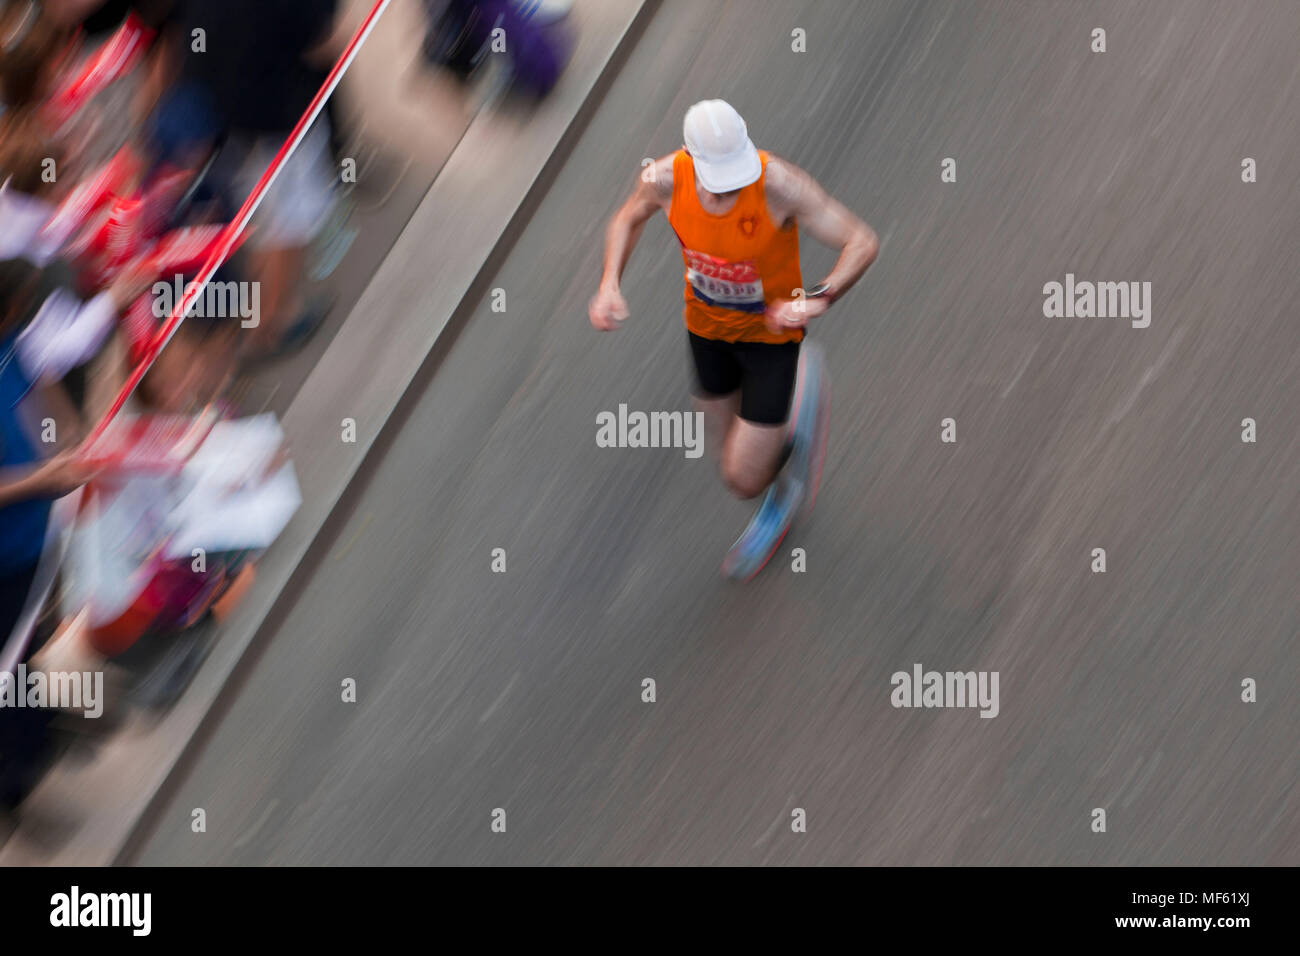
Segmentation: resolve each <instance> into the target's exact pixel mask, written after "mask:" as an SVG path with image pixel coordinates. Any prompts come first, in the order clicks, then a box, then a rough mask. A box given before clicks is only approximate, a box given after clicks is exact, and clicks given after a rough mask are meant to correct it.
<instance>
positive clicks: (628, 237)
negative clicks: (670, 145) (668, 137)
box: [600, 156, 673, 288]
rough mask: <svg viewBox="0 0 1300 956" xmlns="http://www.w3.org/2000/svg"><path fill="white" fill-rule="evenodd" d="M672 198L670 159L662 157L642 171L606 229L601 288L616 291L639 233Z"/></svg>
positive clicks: (665, 207)
mask: <svg viewBox="0 0 1300 956" xmlns="http://www.w3.org/2000/svg"><path fill="white" fill-rule="evenodd" d="M672 196H673V159H672V157H671V156H665V157H663V158H662V159H659V160H657V161H656V162H655V163H654V164H653V165H652V166H647V167H645V169H643V170H642V172H641V175H640V176H639V177H638V178H637V184H636V188H635V189H633V190H632V195H631V196H629V197H628V198H627V200H626V201H625V202H624V203H623V205H622V206H620V207H619V209H618V212H616V213H614V217H613V218H612V219H610V221H609V226H608V227H607V228H606V229H605V268H604V271H603V273H602V274H601V277H600V283H601V285H602V286H609V287H612V288H618V283H619V279H621V278H622V277H623V268H624V267H625V266H626V265H627V260H628V259H629V258H630V257H631V255H632V250H633V249H634V248H636V244H637V240H639V239H640V238H641V230H642V229H643V228H644V227H645V224H646V223H647V222H648V221H649V220H650V218H651V217H652V216H653V215H654V214H655V213H656V212H658V211H659V210H660V209H662V210H664V211H665V212H666V211H667V210H668V203H669V201H670V200H671V199H672Z"/></svg>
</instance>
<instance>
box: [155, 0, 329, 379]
mask: <svg viewBox="0 0 1300 956" xmlns="http://www.w3.org/2000/svg"><path fill="white" fill-rule="evenodd" d="M336 7H337V2H336V0H189V2H185V3H182V4H181V5H180V6H179V8H178V11H177V14H176V16H175V18H174V19H173V21H172V28H173V36H172V39H171V40H170V42H169V46H168V49H169V51H170V52H171V54H172V55H174V56H175V58H176V60H175V62H174V64H173V69H172V75H173V76H174V78H175V82H174V85H173V87H172V88H171V90H170V92H169V93H167V94H166V95H165V96H164V98H163V101H162V102H161V103H160V105H159V112H160V115H161V116H163V117H168V116H171V115H174V114H175V113H176V112H177V111H179V112H180V114H181V117H182V118H181V119H164V120H163V121H162V122H161V123H160V126H161V127H163V128H172V127H177V126H182V125H186V123H187V121H188V120H189V118H190V117H194V116H200V117H206V122H208V123H210V124H211V125H210V128H209V129H208V130H206V131H205V132H206V133H207V134H208V135H209V136H210V137H211V139H212V140H213V141H214V142H217V143H220V144H221V151H220V153H219V155H218V157H217V162H216V166H215V167H214V169H213V175H214V178H215V180H216V182H218V183H221V184H224V185H225V187H226V192H227V194H228V196H229V202H230V204H231V205H232V206H235V207H237V206H238V205H239V204H240V203H242V201H243V200H244V198H245V197H247V196H248V195H249V194H250V193H251V192H252V191H253V190H254V188H255V187H256V185H257V183H258V182H259V180H260V179H261V178H262V176H263V175H264V174H265V172H266V170H267V168H268V167H269V166H270V165H271V161H272V160H273V159H274V157H275V154H276V153H277V152H278V151H279V149H280V147H281V146H282V145H283V144H284V142H285V140H286V139H287V138H288V136H289V133H290V132H291V131H292V129H293V127H294V125H295V124H296V123H297V121H298V118H299V117H300V116H301V115H302V114H303V113H304V112H305V111H306V109H307V107H308V105H309V104H310V102H311V100H312V97H313V96H314V95H315V93H316V91H317V89H319V88H320V86H321V85H322V84H323V83H324V81H325V78H326V76H327V74H328V71H329V66H330V64H331V63H332V61H333V60H334V58H335V56H336V54H337V53H338V52H339V49H340V48H339V44H338V43H337V42H335V40H334V37H333V26H334V19H335V12H336ZM195 31H202V32H201V33H200V34H196V33H195ZM196 36H201V37H202V48H201V49H198V48H197V46H198V44H197V42H196V40H195V37H196ZM197 133H198V131H197V130H196V129H194V127H193V123H192V122H188V125H186V130H185V135H187V136H189V137H191V138H193V137H194V136H196V135H197ZM329 143H330V138H329V129H328V122H327V120H326V119H325V117H324V116H322V117H321V118H320V119H318V120H317V122H316V123H315V124H314V125H313V127H312V129H311V130H310V131H309V132H308V133H307V136H306V138H305V139H304V140H303V141H302V143H301V144H300V145H299V146H298V148H297V150H296V151H295V152H294V153H293V155H292V156H291V157H290V158H289V159H288V161H287V162H286V163H285V165H284V167H283V168H282V169H281V171H280V174H279V176H278V178H277V179H276V182H275V184H274V185H273V186H272V188H271V189H270V191H269V192H268V193H267V196H266V198H265V200H264V202H263V204H262V206H261V209H260V211H259V214H258V216H257V217H256V219H255V220H254V229H253V231H252V232H251V234H250V236H249V242H248V252H249V259H250V263H249V265H250V270H251V278H252V279H253V280H254V281H257V282H260V284H261V306H262V314H261V316H260V321H259V325H258V327H257V328H256V329H254V330H252V332H251V334H250V335H249V341H248V342H247V343H245V351H246V353H248V354H250V355H253V356H256V355H266V354H271V353H275V352H279V351H284V350H287V349H289V348H291V347H293V346H294V345H296V344H298V343H300V342H301V341H303V340H305V338H306V337H307V336H308V335H310V333H311V332H312V331H313V330H314V329H315V328H316V326H317V325H318V324H319V323H320V320H321V319H322V318H323V312H322V310H321V309H319V308H313V307H310V306H308V305H307V304H306V302H305V297H304V295H303V291H302V283H303V273H304V265H305V262H306V258H307V252H308V248H309V246H310V243H311V241H312V239H313V238H315V236H316V235H317V234H318V233H319V231H320V229H321V227H322V225H323V224H324V221H325V218H326V215H327V213H328V212H329V209H330V204H331V203H332V202H333V187H334V182H335V179H336V172H335V170H334V168H333V165H332V162H331V158H330V149H329Z"/></svg>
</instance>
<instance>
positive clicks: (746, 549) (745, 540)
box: [722, 469, 803, 581]
mask: <svg viewBox="0 0 1300 956" xmlns="http://www.w3.org/2000/svg"><path fill="white" fill-rule="evenodd" d="M802 501H803V484H802V483H801V482H800V481H799V479H797V478H796V477H794V476H793V475H791V474H790V473H789V471H788V470H786V469H782V471H781V473H780V474H778V475H777V476H776V480H775V481H773V482H772V483H771V484H770V485H768V486H767V491H766V492H764V493H763V500H762V501H760V502H759V505H758V510H757V511H756V512H754V517H753V518H752V519H750V522H749V526H748V527H747V528H745V530H744V532H743V533H742V534H741V535H740V537H739V538H737V539H736V543H735V544H733V545H732V546H731V550H730V551H728V552H727V556H726V557H725V558H723V559H722V576H723V577H725V578H730V579H731V580H733V581H748V580H749V579H750V578H752V577H753V576H754V575H756V574H758V572H759V571H762V570H763V567H764V566H765V565H766V564H767V562H768V561H769V560H770V559H771V557H772V555H773V554H775V553H776V549H777V548H778V547H780V545H781V540H782V539H783V538H784V537H785V533H786V532H787V531H789V530H790V522H791V521H793V520H794V516H795V513H796V512H798V510H799V505H800V503H801V502H802Z"/></svg>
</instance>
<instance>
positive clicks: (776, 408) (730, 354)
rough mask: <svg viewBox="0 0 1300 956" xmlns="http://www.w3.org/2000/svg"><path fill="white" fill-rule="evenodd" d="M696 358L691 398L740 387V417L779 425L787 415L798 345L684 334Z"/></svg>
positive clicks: (721, 392) (714, 396)
mask: <svg viewBox="0 0 1300 956" xmlns="http://www.w3.org/2000/svg"><path fill="white" fill-rule="evenodd" d="M686 334H687V335H688V336H690V341H691V357H692V358H693V359H694V360H695V384H696V394H697V395H698V396H699V397H700V398H705V399H709V398H722V397H723V396H724V395H730V394H731V393H732V392H734V391H736V389H740V417H741V418H743V419H744V420H745V421H747V422H753V423H754V424H756V425H780V424H783V423H784V422H785V420H786V419H787V418H788V417H789V415H790V401H791V399H792V398H793V397H794V380H795V374H796V373H797V372H798V370H799V343H798V342H782V343H781V344H780V345H774V344H770V343H767V342H722V341H719V340H717V339H706V338H701V337H700V336H698V335H696V334H695V333H694V332H687V333H686Z"/></svg>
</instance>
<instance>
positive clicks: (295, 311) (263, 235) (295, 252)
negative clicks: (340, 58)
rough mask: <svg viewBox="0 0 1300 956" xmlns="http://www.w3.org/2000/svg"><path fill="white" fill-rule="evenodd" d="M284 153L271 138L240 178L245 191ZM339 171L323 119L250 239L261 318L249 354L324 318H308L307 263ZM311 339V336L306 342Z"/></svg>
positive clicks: (271, 194) (288, 165) (269, 198)
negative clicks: (305, 322)
mask: <svg viewBox="0 0 1300 956" xmlns="http://www.w3.org/2000/svg"><path fill="white" fill-rule="evenodd" d="M279 147H280V140H279V139H278V138H276V137H271V136H266V137H263V138H262V139H261V140H259V141H258V142H257V144H256V146H255V147H254V148H253V149H252V150H251V152H250V153H249V156H248V158H247V159H246V161H245V162H244V164H243V167H242V169H241V171H240V176H239V187H240V191H241V192H243V193H244V194H245V195H247V194H248V193H250V192H252V190H253V188H254V186H255V185H256V183H257V181H258V180H259V179H260V178H261V176H262V174H263V173H264V172H265V171H266V169H267V167H268V166H269V165H270V162H271V160H272V158H273V157H274V155H275V153H276V151H277V150H278V149H279ZM334 177H335V173H334V169H333V166H332V165H331V162H330V157H329V129H328V124H327V123H326V122H325V121H324V120H323V119H318V120H317V121H316V124H315V125H314V126H313V127H312V128H311V130H309V131H308V133H307V135H306V136H305V137H304V138H303V140H302V142H301V143H300V144H299V145H298V148H297V149H296V150H295V151H294V153H293V154H292V155H291V156H290V157H289V158H288V160H287V161H286V162H285V165H284V168H283V169H282V170H281V171H280V175H279V177H278V178H277V179H276V181H275V183H274V185H272V187H271V188H270V189H269V190H268V191H267V193H266V198H265V201H264V202H263V205H262V207H261V208H260V209H259V210H258V213H257V216H256V217H255V218H254V230H253V231H252V233H250V235H249V239H248V247H247V249H248V261H249V266H250V271H251V273H252V279H253V281H255V282H257V283H258V284H259V300H260V301H259V305H260V311H261V314H260V315H259V317H258V325H257V327H255V328H252V329H250V330H249V331H248V332H247V333H246V336H247V341H246V342H245V351H246V352H248V353H251V354H257V353H263V354H264V353H266V352H268V351H270V350H272V349H273V348H275V347H276V346H277V344H279V343H282V342H283V341H284V339H285V336H287V335H289V334H290V332H291V331H292V329H293V327H294V326H295V324H296V323H298V322H300V321H303V320H304V319H305V318H306V319H307V320H308V321H309V323H310V324H313V325H314V323H315V321H316V320H318V319H319V316H315V315H311V316H307V315H306V314H305V313H304V302H305V296H304V294H303V283H304V282H305V281H306V274H305V273H306V268H305V267H306V263H307V258H308V250H309V248H310V245H311V242H312V240H313V239H314V238H315V237H316V235H317V234H318V233H319V231H320V228H321V225H322V224H323V223H324V221H325V218H326V216H327V214H328V213H329V209H330V204H331V203H332V202H333V189H334ZM301 337H305V336H301Z"/></svg>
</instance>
